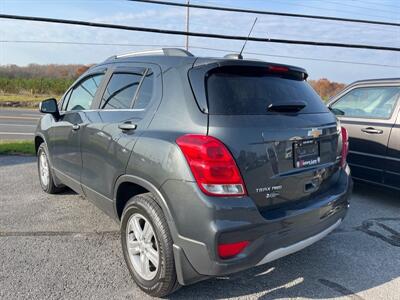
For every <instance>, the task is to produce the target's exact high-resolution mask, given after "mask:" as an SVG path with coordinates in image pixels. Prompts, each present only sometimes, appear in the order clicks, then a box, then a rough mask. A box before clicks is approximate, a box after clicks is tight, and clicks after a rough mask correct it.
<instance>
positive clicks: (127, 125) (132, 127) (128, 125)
mask: <svg viewBox="0 0 400 300" xmlns="http://www.w3.org/2000/svg"><path fill="white" fill-rule="evenodd" d="M118 128H119V129H121V130H122V131H130V130H135V129H136V128H137V125H136V124H135V123H132V122H130V121H128V122H124V123H122V124H119V125H118Z"/></svg>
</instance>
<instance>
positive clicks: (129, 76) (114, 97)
mask: <svg viewBox="0 0 400 300" xmlns="http://www.w3.org/2000/svg"><path fill="white" fill-rule="evenodd" d="M142 77H143V72H142V70H139V71H138V72H137V73H133V72H132V73H115V74H113V75H112V77H111V79H110V81H109V83H108V85H107V88H106V90H105V91H104V95H103V98H102V100H101V108H104V109H128V108H131V107H132V103H133V100H134V98H135V95H136V91H137V89H138V87H139V85H140V82H141V80H142Z"/></svg>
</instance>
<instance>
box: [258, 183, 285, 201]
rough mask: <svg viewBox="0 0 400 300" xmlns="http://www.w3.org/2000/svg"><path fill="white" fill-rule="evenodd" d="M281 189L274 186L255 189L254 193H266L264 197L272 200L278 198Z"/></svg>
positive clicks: (279, 186)
mask: <svg viewBox="0 0 400 300" xmlns="http://www.w3.org/2000/svg"><path fill="white" fill-rule="evenodd" d="M281 189H282V186H281V185H275V186H266V187H262V188H257V189H256V192H257V193H263V192H266V195H265V197H266V198H267V199H268V198H274V197H277V196H279V192H278V191H280V190H281Z"/></svg>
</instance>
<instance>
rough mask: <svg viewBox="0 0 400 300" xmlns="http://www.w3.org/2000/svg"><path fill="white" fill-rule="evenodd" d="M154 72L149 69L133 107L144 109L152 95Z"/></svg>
mask: <svg viewBox="0 0 400 300" xmlns="http://www.w3.org/2000/svg"><path fill="white" fill-rule="evenodd" d="M153 85H154V73H153V72H152V71H151V70H150V69H149V70H148V71H147V73H146V77H145V78H144V79H143V82H142V85H141V86H140V90H139V95H138V97H137V99H136V101H135V105H134V106H133V107H134V108H135V109H145V108H146V106H147V105H148V104H149V103H150V100H151V98H152V97H153Z"/></svg>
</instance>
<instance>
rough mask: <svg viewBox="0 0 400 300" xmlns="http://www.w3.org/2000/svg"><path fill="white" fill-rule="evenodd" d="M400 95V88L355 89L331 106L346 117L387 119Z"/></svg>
mask: <svg viewBox="0 0 400 300" xmlns="http://www.w3.org/2000/svg"><path fill="white" fill-rule="evenodd" d="M399 94H400V87H389V86H388V87H363V88H355V89H353V90H351V91H350V92H348V93H347V94H345V95H344V96H342V97H341V98H340V99H339V100H338V101H337V102H335V103H334V104H333V105H332V108H335V109H337V110H339V111H341V113H343V114H344V115H345V116H347V117H358V118H375V119H388V118H390V116H391V115H392V112H393V109H394V107H395V105H396V102H397V99H398V97H399Z"/></svg>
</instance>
